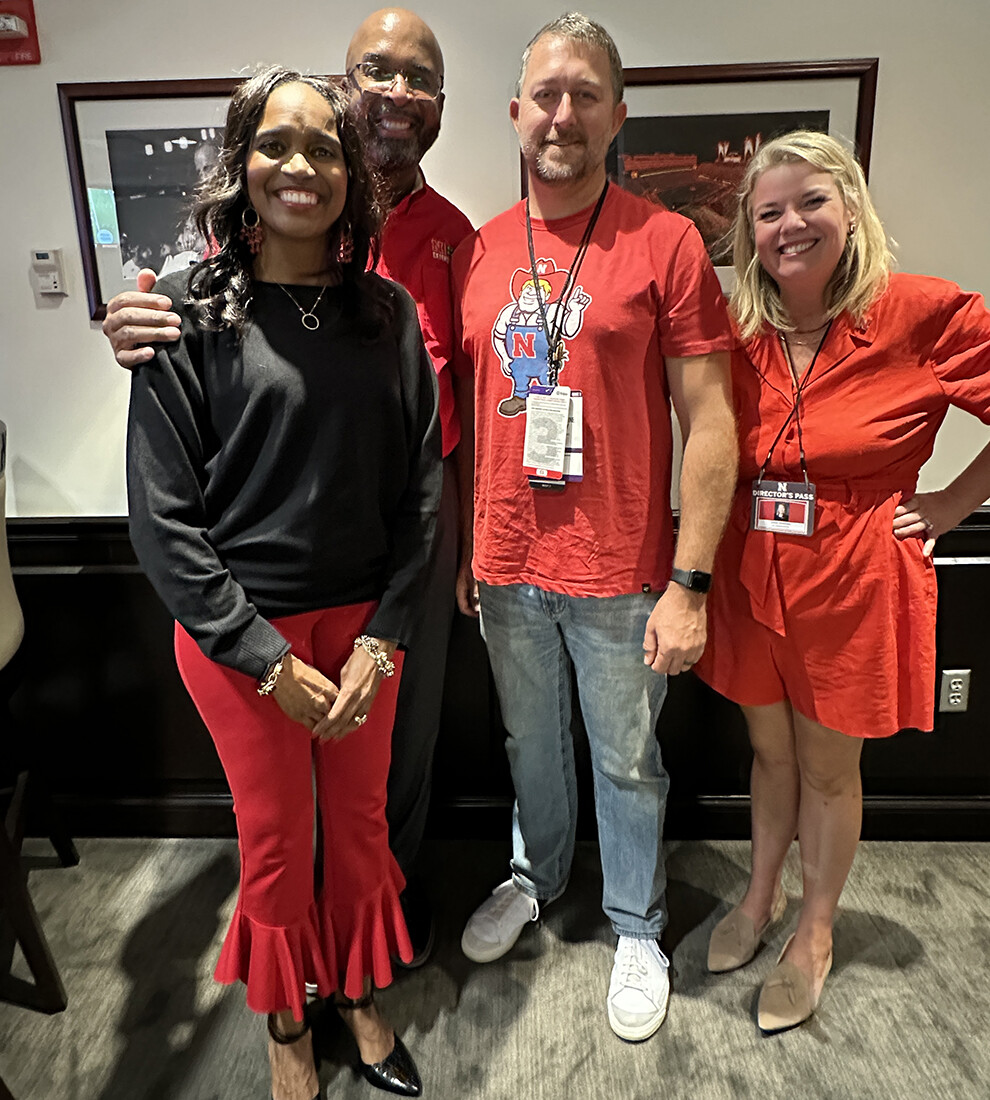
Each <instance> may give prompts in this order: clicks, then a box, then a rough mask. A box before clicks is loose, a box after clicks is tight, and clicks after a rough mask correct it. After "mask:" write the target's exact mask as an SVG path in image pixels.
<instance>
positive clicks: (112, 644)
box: [8, 514, 990, 839]
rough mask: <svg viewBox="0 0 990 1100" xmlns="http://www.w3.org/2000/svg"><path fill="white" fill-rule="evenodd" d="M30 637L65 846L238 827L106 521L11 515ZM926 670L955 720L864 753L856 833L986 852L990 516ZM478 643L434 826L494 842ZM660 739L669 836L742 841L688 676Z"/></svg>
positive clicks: (463, 638) (161, 637) (443, 770)
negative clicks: (948, 685) (954, 694)
mask: <svg viewBox="0 0 990 1100" xmlns="http://www.w3.org/2000/svg"><path fill="white" fill-rule="evenodd" d="M8 538H9V544H10V553H11V560H12V563H13V566H14V571H15V581H16V585H17V590H18V593H19V596H20V599H21V603H22V605H23V608H24V616H25V620H26V623H27V635H26V637H25V641H24V644H23V646H22V649H21V653H20V654H19V659H18V664H19V666H20V670H21V673H20V686H19V687H18V689H17V691H16V693H15V695H14V700H13V708H12V709H13V715H14V720H15V727H14V730H13V731H11V734H10V738H9V740H8V744H13V745H15V746H16V747H17V750H18V752H19V753H21V754H22V755H25V756H30V757H33V758H34V760H35V761H36V762H37V763H38V765H39V767H40V769H41V771H42V772H43V773H45V774H46V775H47V779H48V782H49V785H50V787H51V789H52V791H53V792H54V795H55V798H56V801H57V803H58V804H59V805H60V806H61V808H62V809H63V812H64V813H65V815H66V818H67V823H68V825H69V828H70V829H71V830H72V831H73V832H74V833H76V834H78V835H127V836H129V835H163V836H215V835H227V834H232V833H233V831H234V822H233V814H232V812H231V800H230V796H229V793H228V791H227V787H226V784H225V781H224V778H223V773H222V771H221V769H220V765H219V762H218V760H217V757H216V753H215V752H214V749H213V745H212V742H211V741H210V739H209V736H208V735H207V733H206V731H205V730H204V728H203V725H202V723H201V722H200V720H199V717H198V715H197V714H196V711H195V709H194V708H193V706H192V704H191V703H190V701H189V699H188V698H187V696H186V694H185V691H184V690H183V688H182V685H181V683H180V681H179V677H178V673H177V672H176V669H175V663H174V660H173V657H172V625H171V622H170V620H169V618H168V616H167V615H166V613H165V611H164V609H163V608H162V606H161V605H160V603H159V602H158V599H157V597H156V596H155V594H154V592H153V591H152V589H151V586H150V585H149V584H148V582H147V580H146V579H145V577H144V576H143V574H142V573H141V571H140V569H139V568H138V566H137V565H136V563H135V560H134V555H133V552H132V550H131V547H130V543H129V541H128V538H127V525H126V522H125V521H123V520H120V519H94V520H86V519H41V520H37V519H13V520H10V521H8ZM938 559H939V564H938V576H939V587H940V611H939V634H938V654H939V656H938V665H939V668H968V669H971V670H972V684H971V689H970V698H969V709H968V710H967V711H966V712H964V713H958V714H939V715H937V721H936V729H935V731H934V732H932V733H921V732H918V731H905V732H904V733H901V734H900V735H899V736H897V737H895V738H892V739H888V740H883V741H876V742H869V743H867V745H866V747H865V750H864V756H863V783H864V792H865V798H866V812H865V823H864V834H865V835H867V836H870V837H875V838H876V837H888V838H912V839H916V838H924V837H937V838H952V839H975V838H979V839H990V812H988V811H990V644H988V640H987V624H988V621H990V514H980V515H978V516H976V517H973V518H972V519H971V520H970V521H968V522H967V523H966V524H964V525H963V526H962V527H960V528H959V529H958V530H956V531H954V532H953V533H952V534H951V535H948V536H946V537H945V538H944V539H943V540H942V542H941V543H940V545H939V547H938ZM574 724H575V737H576V743H577V747H578V760H579V771H580V785H581V805H582V814H583V816H582V818H581V823H580V831H581V834H582V835H584V836H593V835H594V824H595V823H594V810H593V805H592V800H591V779H590V767H589V763H588V752H587V746H586V743H585V739H584V732H583V729H582V728H581V721H580V716H579V715H577V714H576V715H575V719H574ZM503 739H504V732H503V728H502V724H501V719H500V716H499V710H498V702H497V700H496V697H495V692H494V688H493V686H492V683H491V676H490V672H489V669H488V662H487V658H486V655H485V649H484V643H483V642H482V640H481V638H480V636H479V634H478V628H477V624H476V623H474V622H472V621H468V620H466V619H463V618H461V617H460V616H459V617H458V621H457V622H456V623H455V628H454V637H453V641H452V644H451V647H450V654H449V659H448V665H447V687H446V691H445V694H444V711H443V723H442V728H441V733H440V742H439V746H438V751H437V758H436V766H435V773H434V793H433V813H432V823H431V829H432V830H433V832H434V833H435V834H436V835H441V836H504V835H507V829H508V823H509V816H510V809H511V785H510V782H509V774H508V768H507V765H506V761H505V752H504V749H503ZM660 740H661V744H662V747H663V754H664V761H665V765H666V767H667V770H668V771H669V772H670V775H671V780H672V782H671V793H670V805H669V812H668V828H667V832H668V835H669V836H682V837H684V836H691V837H735V836H746V835H747V834H748V828H749V820H748V798H747V795H746V791H747V788H748V773H749V765H750V755H749V749H748V746H747V743H746V736H745V730H744V727H743V723H742V719H741V716H740V715H739V712H738V710H737V709H736V708H735V707H734V706H732V705H731V704H729V703H727V702H726V701H725V700H723V699H721V698H720V697H719V696H717V695H715V694H714V693H713V692H711V691H710V690H709V689H708V688H706V687H705V686H704V685H703V684H701V683H700V682H699V681H697V680H696V679H695V678H694V677H690V676H687V677H678V678H676V679H675V680H673V681H672V682H671V685H670V692H669V697H668V699H667V702H666V704H665V706H664V712H663V717H662V719H661V731H660Z"/></svg>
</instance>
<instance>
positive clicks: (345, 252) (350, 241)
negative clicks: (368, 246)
mask: <svg viewBox="0 0 990 1100" xmlns="http://www.w3.org/2000/svg"><path fill="white" fill-rule="evenodd" d="M353 259H354V236H353V234H352V233H351V227H350V225H348V224H347V223H345V224H344V225H343V227H342V228H341V230H340V243H339V244H338V245H337V262H338V263H339V264H340V266H341V267H343V266H344V265H345V264H349V263H350V262H351V260H353Z"/></svg>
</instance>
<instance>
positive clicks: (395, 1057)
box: [360, 1035, 423, 1096]
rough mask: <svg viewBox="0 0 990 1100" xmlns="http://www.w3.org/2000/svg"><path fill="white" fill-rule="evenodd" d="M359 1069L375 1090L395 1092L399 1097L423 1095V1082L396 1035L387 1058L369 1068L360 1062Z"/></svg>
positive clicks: (410, 1056)
mask: <svg viewBox="0 0 990 1100" xmlns="http://www.w3.org/2000/svg"><path fill="white" fill-rule="evenodd" d="M360 1069H361V1075H362V1076H363V1077H364V1079H365V1081H367V1082H368V1084H369V1085H374V1086H375V1088H376V1089H385V1091H386V1092H397V1093H398V1094H399V1095H400V1096H422V1095H423V1082H422V1081H421V1080H420V1079H419V1071H418V1070H417V1069H416V1063H415V1062H414V1061H413V1060H412V1055H411V1054H410V1053H409V1051H408V1050H406V1045H405V1043H403V1041H402V1040H401V1039H400V1038H399V1036H398V1035H396V1037H395V1046H394V1047H392V1052H391V1054H389V1056H388V1057H387V1058H383V1059H382V1061H380V1062H375V1063H373V1064H372V1065H370V1066H369V1065H368V1063H367V1062H362V1063H361V1066H360Z"/></svg>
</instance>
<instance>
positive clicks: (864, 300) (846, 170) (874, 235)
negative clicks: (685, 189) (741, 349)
mask: <svg viewBox="0 0 990 1100" xmlns="http://www.w3.org/2000/svg"><path fill="white" fill-rule="evenodd" d="M801 161H804V162H805V163H806V164H810V165H811V166H812V167H813V168H817V169H818V170H819V171H821V172H828V174H829V175H830V176H831V177H832V179H833V180H834V181H835V186H836V187H837V188H838V191H839V194H840V195H841V196H842V202H843V204H844V205H845V207H846V209H847V210H848V211H849V213H850V214H851V215H852V222H853V226H854V228H853V231H852V233H850V235H849V236H848V237H847V238H846V247H845V249H844V250H843V253H842V257H841V258H840V260H839V262H838V264H837V265H836V268H835V272H834V273H833V275H832V278H831V279H830V280H829V283H828V286H827V287H826V288H825V310H826V317H827V318H828V319H829V320H831V319H832V318H833V317H838V315H839V314H840V313H844V312H848V313H850V314H851V315H852V317H853V320H854V321H855V322H856V323H857V324H859V323H860V322H861V321H862V320H863V318H864V317H865V316H866V312H867V310H868V309H869V307H870V305H871V303H872V302H873V301H874V300H875V299H876V297H877V296H878V295H879V294H880V293H882V292H883V290H884V288H885V287H886V285H887V278H888V276H889V275H890V268H891V265H892V263H893V256H892V255H891V252H890V249H889V248H888V247H887V235H886V233H884V229H883V225H882V224H881V222H880V218H879V216H878V214H877V212H876V208H875V207H874V205H873V201H872V199H871V198H870V193H869V191H868V190H867V188H866V178H865V177H864V175H863V169H862V168H861V167H860V166H859V162H858V161H857V160H856V158H855V157H854V156H853V155H852V153H850V152H849V151H848V150H847V149H846V148H845V147H844V146H843V145H841V144H840V143H839V142H838V141H836V140H835V138H833V137H830V136H829V135H828V134H822V133H818V132H817V131H814V130H795V131H794V132H793V133H790V134H784V135H783V136H782V137H779V138H774V139H773V140H772V141H768V142H767V143H766V144H765V145H761V146H760V148H759V149H758V150H757V152H756V154H755V156H754V157H753V159H752V160H751V161H750V162H749V166H748V167H747V169H746V174H745V176H743V181H742V185H741V186H740V188H739V209H738V210H737V211H736V221H735V226H734V227H733V231H732V250H733V264H734V266H735V269H736V288H735V290H734V291H733V292H732V298H731V300H730V306H731V308H732V312H733V315H734V316H735V319H736V323H737V324H738V326H739V333H740V335H741V336H742V338H743V339H744V340H748V339H750V338H751V337H752V336H754V335H756V333H757V332H759V331H760V329H762V328H763V327H764V326H765V325H772V326H773V327H774V328H776V329H780V330H781V331H784V332H790V331H793V328H794V325H793V323H792V321H791V319H790V318H789V317H788V315H787V311H786V310H785V309H784V306H783V304H782V302H781V300H780V289H779V287H778V286H777V284H776V283H775V282H774V280H773V279H772V278H771V277H770V276H769V275H768V274H767V272H766V270H765V269H764V267H763V265H762V264H761V263H760V260H759V257H758V256H757V254H756V242H755V239H754V236H753V213H752V210H751V208H750V203H751V200H752V195H753V188H754V187H755V186H756V181H757V180H758V179H759V178H760V176H762V175H763V173H764V172H766V171H767V170H768V169H770V168H776V167H778V166H779V165H781V164H796V163H800V162H801Z"/></svg>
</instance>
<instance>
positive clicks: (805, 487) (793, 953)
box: [696, 132, 990, 1032]
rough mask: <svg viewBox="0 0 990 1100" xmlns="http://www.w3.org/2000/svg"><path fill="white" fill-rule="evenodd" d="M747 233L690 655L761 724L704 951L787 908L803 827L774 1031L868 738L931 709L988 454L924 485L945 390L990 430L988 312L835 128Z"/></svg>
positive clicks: (762, 162) (851, 811)
mask: <svg viewBox="0 0 990 1100" xmlns="http://www.w3.org/2000/svg"><path fill="white" fill-rule="evenodd" d="M734 248H735V266H736V272H737V277H738V280H737V288H736V290H735V292H734V294H733V297H732V308H733V314H734V317H735V320H736V324H737V326H738V331H739V337H740V342H741V345H742V346H741V348H740V349H739V350H738V351H737V352H736V354H735V356H734V361H733V385H734V389H735V401H736V411H737V415H738V418H739V434H740V444H741V452H742V457H741V463H740V471H739V472H740V481H739V489H738V492H737V495H736V499H735V503H734V506H733V511H732V514H731V517H730V520H729V526H728V529H727V531H726V534H725V537H724V539H723V542H722V545H721V547H720V550H719V556H718V560H717V562H716V566H715V574H716V576H717V578H718V580H717V583H716V585H715V586H714V587H713V589H712V594H711V597H710V599H709V610H710V627H709V642H708V646H707V649H706V651H705V653H704V656H703V657H702V659H701V660H700V661H699V663H698V664H697V665H696V671H697V672H698V674H699V675H700V676H701V677H702V679H703V680H705V681H706V682H707V683H709V684H710V685H711V686H712V687H714V688H715V689H716V690H717V691H719V692H721V693H722V694H723V695H725V696H727V697H728V698H730V699H732V700H734V701H735V702H738V703H739V704H741V706H742V708H743V713H744V715H745V717H746V722H747V726H748V729H749V736H750V741H751V743H752V746H753V754H754V759H753V769H752V776H751V805H752V837H753V848H752V870H751V877H750V882H749V886H748V889H747V891H746V894H745V896H744V897H743V899H742V901H741V902H740V903H739V905H738V906H736V908H734V909H733V910H732V911H731V912H730V913H729V914H728V915H727V916H726V917H725V918H724V919H723V920H722V921H720V922H719V924H718V925H716V927H715V929H714V931H713V933H712V937H711V942H710V945H709V959H708V965H709V969H710V970H712V971H714V972H721V971H726V970H732V969H735V968H736V967H739V966H742V965H744V964H745V963H747V962H748V961H749V960H750V959H751V958H752V957H753V955H754V954H755V953H756V950H757V948H758V947H759V944H760V940H761V937H762V936H763V935H764V933H765V932H766V930H767V929H768V927H769V926H770V925H771V924H772V923H773V921H774V920H776V919H779V917H780V916H781V915H782V913H783V909H784V906H785V904H786V902H785V899H784V895H783V892H782V890H781V870H782V866H783V862H784V857H785V855H786V853H787V850H788V848H789V847H790V844H791V841H792V840H793V839H794V836H795V834H796V835H797V837H798V840H799V842H800V848H801V865H802V873H803V886H804V897H803V905H802V910H801V915H800V919H799V921H798V924H797V929H796V931H795V933H794V935H793V936H792V937H791V938H790V939H789V940H788V942H787V944H785V946H784V950H783V952H782V953H781V957H780V959H779V960H778V964H777V966H776V968H775V969H774V970H773V971H772V972H771V974H770V976H769V977H768V979H767V981H766V982H765V983H764V986H763V989H762V991H761V994H760V1000H759V1010H758V1016H759V1025H760V1027H761V1028H762V1029H763V1030H764V1031H768V1032H769V1031H778V1030H783V1029H785V1028H788V1027H793V1026H795V1025H797V1024H799V1023H801V1022H802V1021H803V1020H805V1019H807V1018H808V1017H809V1016H810V1015H811V1014H812V1012H813V1011H814V1009H815V1006H816V1004H817V1002H818V998H819V995H820V993H821V989H822V985H823V983H824V981H825V978H826V976H827V974H828V971H829V968H830V966H831V961H832V922H833V918H834V915H835V909H836V906H837V904H838V900H839V895H840V894H841V892H842V888H843V886H844V884H845V881H846V877H847V875H848V873H849V869H850V867H851V866H852V861H853V857H854V855H855V851H856V845H857V843H858V840H859V833H860V825H861V820H862V785H861V781H860V752H861V749H862V744H863V738H865V737H889V736H891V735H892V734H894V733H896V732H897V731H898V730H900V729H904V728H907V727H916V728H919V729H931V728H932V725H933V698H934V678H935V605H936V589H935V570H934V566H933V564H932V560H931V552H932V547H933V546H934V541H935V539H936V538H937V537H938V536H939V535H940V534H942V533H943V532H945V531H948V530H950V529H951V528H952V527H954V526H955V525H956V524H957V523H958V522H959V521H960V520H961V519H963V517H964V516H966V515H968V514H969V513H970V512H971V511H972V510H973V509H974V508H976V507H978V506H979V505H980V504H981V503H982V502H983V500H984V499H986V497H987V495H988V493H990V447H987V448H985V449H984V450H983V451H982V452H981V453H980V455H979V456H978V457H977V458H976V459H975V461H974V462H973V463H972V464H971V465H970V466H969V467H968V468H967V469H966V470H965V471H964V472H963V473H962V474H960V475H959V477H957V478H956V479H955V480H954V481H953V482H952V484H951V485H949V486H948V487H947V488H945V489H943V490H941V491H939V492H934V493H918V492H917V491H916V484H917V477H918V471H919V469H920V467H921V466H922V464H923V463H924V462H925V461H926V460H927V459H928V458H929V456H930V455H931V453H932V448H933V446H934V442H935V436H936V433H937V431H938V428H939V426H940V424H941V423H942V420H943V418H944V416H945V413H946V411H947V409H948V407H949V406H950V405H958V406H960V407H961V408H963V409H966V410H967V411H969V412H971V413H973V414H974V415H976V416H978V417H979V418H980V419H981V420H983V421H984V422H985V423H990V313H988V311H987V309H986V307H985V305H984V302H983V299H982V298H981V297H980V296H979V295H977V294H968V293H965V292H963V291H961V290H960V289H959V287H957V286H956V285H955V284H953V283H949V282H946V281H944V280H941V279H932V278H926V277H922V276H916V275H901V274H893V275H892V274H890V263H891V256H890V253H889V251H888V248H887V245H886V238H885V234H884V231H883V227H882V226H881V224H880V221H879V218H878V217H877V214H876V211H875V209H874V207H873V204H872V202H871V200H870V197H869V194H868V192H867V189H866V182H865V180H864V177H863V173H862V170H861V169H860V167H859V165H858V164H857V163H856V161H855V160H854V159H853V157H852V156H851V155H850V154H849V153H848V152H847V151H846V150H845V149H844V148H843V147H842V146H841V145H840V144H839V143H838V142H837V141H835V140H834V139H833V138H830V137H829V136H828V135H825V134H819V133H811V132H796V133H792V134H788V135H785V136H784V137H781V138H777V139H775V140H774V141H771V142H768V143H767V144H766V145H764V146H762V147H761V149H760V150H759V151H758V152H757V154H756V156H755V157H754V158H753V160H752V161H751V163H750V165H749V168H748V170H747V173H746V176H745V179H744V181H743V187H742V192H741V202H740V206H739V214H738V217H737V221H736V226H735V240H734ZM782 506H783V507H782Z"/></svg>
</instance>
